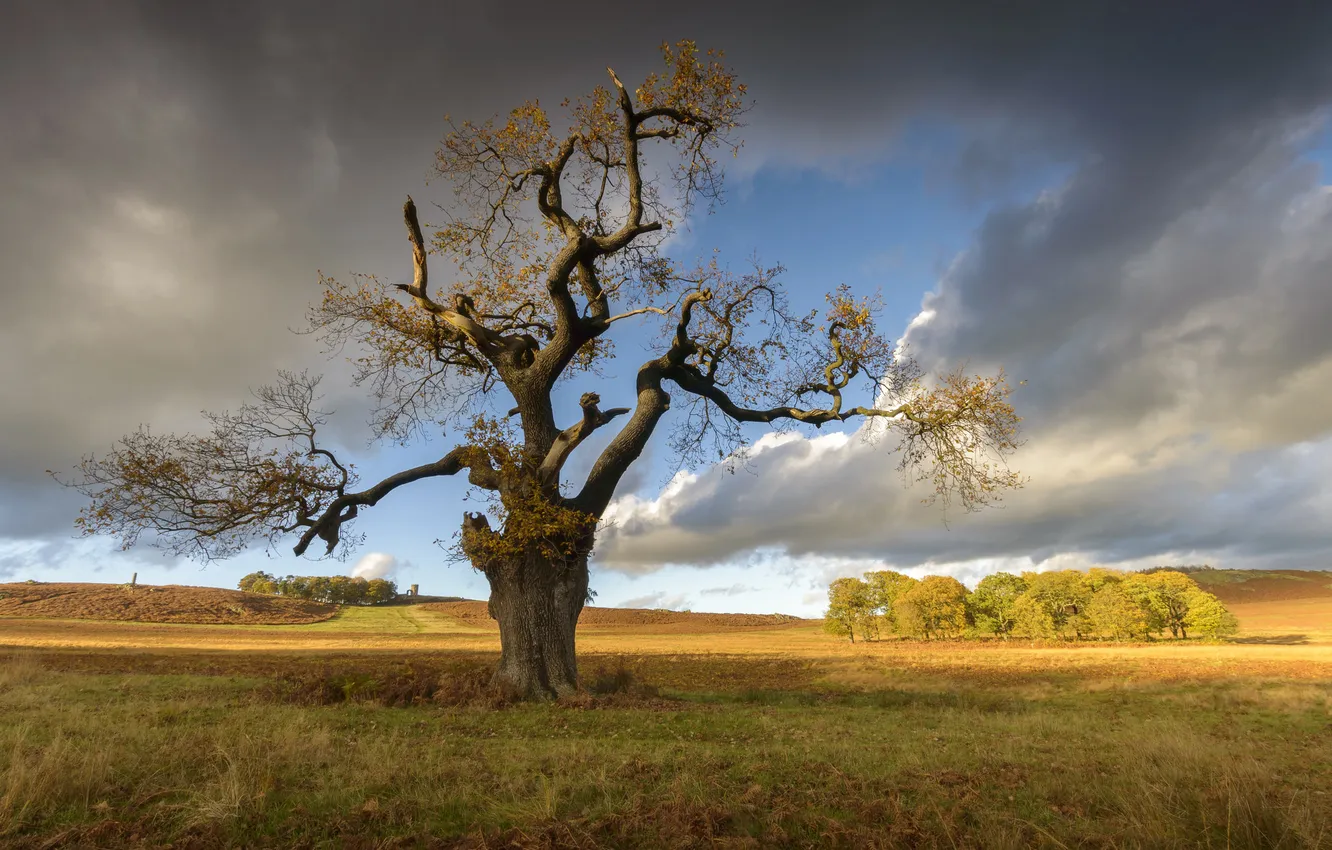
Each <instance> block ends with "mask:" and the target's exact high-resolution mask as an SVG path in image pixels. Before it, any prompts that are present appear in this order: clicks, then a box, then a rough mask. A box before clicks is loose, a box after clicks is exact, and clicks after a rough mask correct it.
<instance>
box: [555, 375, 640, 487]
mask: <svg viewBox="0 0 1332 850" xmlns="http://www.w3.org/2000/svg"><path fill="white" fill-rule="evenodd" d="M600 402H601V396H599V395H597V394H596V393H583V396H582V398H580V399H579V400H578V404H579V406H580V407H582V408H583V418H582V420H581V421H579V422H578V424H576V425H572V426H570V427H568V428H565V429H564V430H563V431H561V432H560V435H559V436H558V437H556V438H555V444H554V445H552V446H551V447H550V451H549V452H547V453H546V458H545V460H543V461H542V462H541V466H540V468H538V470H537V481H538V482H539V483H540V484H541V486H542V487H552V486H554V485H555V484H556V483H557V482H558V481H559V475H560V470H561V469H563V468H564V462H565V460H567V459H568V457H569V455H570V454H571V453H572V452H573V450H574V449H576V448H578V444H579V443H581V442H583V440H586V439H587V438H588V436H590V435H591V434H592V432H593V431H595V430H596V429H598V428H600V427H601V426H602V425H605V424H606V423H607V422H609V421H611V420H612V419H614V418H615V417H617V416H622V415H624V414H626V413H628V412H629V408H627V407H612V408H611V409H610V410H599V409H598V408H597V405H598V404H599V403H600Z"/></svg>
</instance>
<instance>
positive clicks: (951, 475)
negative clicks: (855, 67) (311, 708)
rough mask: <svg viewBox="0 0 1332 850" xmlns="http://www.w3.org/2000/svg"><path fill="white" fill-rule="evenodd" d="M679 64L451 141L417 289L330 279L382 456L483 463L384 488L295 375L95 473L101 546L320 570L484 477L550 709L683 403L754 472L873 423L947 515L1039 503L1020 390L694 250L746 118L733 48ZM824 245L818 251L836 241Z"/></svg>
mask: <svg viewBox="0 0 1332 850" xmlns="http://www.w3.org/2000/svg"><path fill="white" fill-rule="evenodd" d="M663 52H664V56H665V68H664V70H662V71H661V72H658V73H654V74H651V75H649V76H648V77H647V78H646V80H644V82H643V83H642V85H640V86H638V87H637V88H636V89H633V90H631V89H628V88H626V87H625V86H624V85H623V84H622V83H621V82H620V80H619V78H618V77H617V76H616V75H615V73H614V71H610V76H609V85H607V86H599V87H597V88H596V89H594V90H593V91H592V92H591V93H590V94H588V95H585V96H584V97H582V98H579V99H577V100H574V101H566V102H565V103H564V104H563V105H562V107H563V108H562V110H561V112H560V114H561V116H563V121H564V124H563V126H562V127H557V126H556V125H555V124H553V123H552V117H551V115H549V114H548V113H547V111H546V110H545V109H544V108H543V107H541V106H540V105H539V104H537V103H536V102H531V103H526V104H524V105H522V106H520V107H518V108H517V109H514V110H513V111H512V112H511V113H509V115H508V117H507V118H506V119H502V120H501V119H494V120H490V121H486V122H484V123H473V122H470V121H463V122H461V123H458V124H451V129H450V131H449V132H448V134H447V135H446V136H445V138H444V140H443V142H442V144H441V146H440V149H439V151H438V155H437V159H436V163H435V167H436V170H437V173H438V176H439V177H441V178H443V179H444V180H446V181H448V182H449V183H450V184H451V185H452V186H453V188H454V190H455V194H456V202H455V203H454V204H452V205H450V206H449V207H448V210H449V212H447V213H446V215H447V216H448V219H447V221H446V222H445V223H444V224H443V225H442V226H441V227H439V229H437V230H436V231H435V232H433V233H432V234H431V239H430V241H427V238H426V237H427V234H426V232H425V231H423V229H422V226H421V223H420V221H419V219H418V216H417V210H416V206H415V204H414V203H413V202H412V200H411V199H410V198H408V199H407V202H406V204H405V205H404V207H403V219H404V222H405V224H406V230H407V235H408V239H409V241H410V243H411V250H412V258H413V263H414V269H415V274H414V277H413V280H412V282H411V283H410V284H407V283H400V284H394V285H390V284H388V283H386V282H384V281H382V280H380V279H378V278H375V277H368V276H367V277H358V278H355V279H354V280H353V281H351V282H350V283H346V282H341V281H337V280H334V279H331V278H322V279H321V282H322V284H323V286H324V295H323V300H322V302H321V303H320V304H318V305H317V306H315V307H314V308H313V309H312V311H311V316H310V319H311V329H312V330H313V331H315V332H317V333H319V334H321V335H323V336H324V337H325V339H326V340H327V341H328V342H329V343H330V344H331V345H332V346H334V347H335V348H336V347H341V346H344V345H351V346H352V349H353V350H354V351H356V352H358V354H357V358H356V360H355V362H356V364H357V373H356V382H357V384H358V385H362V386H365V387H367V388H368V389H369V390H371V391H372V392H373V396H374V398H375V399H376V401H377V409H376V414H375V417H374V421H373V425H374V428H375V433H376V435H377V436H378V437H381V438H387V439H396V440H406V439H410V438H412V437H414V436H417V435H419V434H421V433H422V432H423V431H424V429H427V428H434V427H441V426H442V427H444V428H447V429H451V430H452V431H453V432H454V433H456V434H459V435H460V436H461V439H460V440H459V442H458V444H457V446H456V448H453V449H452V450H451V451H449V452H448V453H447V454H445V455H444V456H443V457H441V458H439V460H437V461H435V462H433V463H428V464H425V465H423V466H418V467H415V468H412V469H405V470H403V471H401V472H399V473H397V474H395V475H391V476H389V477H388V478H385V479H384V480H382V481H379V482H376V483H373V484H371V485H370V486H367V487H361V485H360V482H358V480H357V475H356V472H355V470H354V468H353V467H352V466H351V465H350V464H348V463H345V462H344V460H340V459H339V458H338V457H337V456H336V455H335V453H334V452H333V451H332V450H330V448H329V447H328V445H326V444H325V443H324V442H322V441H321V434H320V428H321V426H322V425H324V424H325V423H326V421H327V416H326V414H325V413H323V412H321V411H320V410H319V409H318V408H317V402H318V396H317V394H316V385H317V383H318V379H317V378H312V377H309V376H307V375H304V374H285V373H284V374H282V375H281V377H280V380H279V381H278V382H277V383H276V384H275V385H273V386H271V387H267V388H264V389H262V390H260V391H258V392H257V393H256V394H255V395H256V399H255V401H253V402H251V403H249V404H246V405H245V406H243V407H241V408H240V409H239V410H238V411H236V412H231V413H223V414H213V415H211V416H210V419H211V424H212V430H211V432H209V433H206V434H202V435H188V436H177V435H159V434H154V433H152V432H151V431H149V430H147V429H140V430H139V431H138V432H137V433H134V434H131V435H129V436H127V437H125V438H123V439H122V440H121V441H120V443H118V444H117V446H116V447H115V448H114V449H112V450H111V451H110V452H109V453H108V454H107V455H105V456H102V457H89V458H87V459H85V460H84V462H83V463H82V464H81V466H80V469H79V476H78V478H77V480H75V481H74V482H72V483H73V486H76V487H78V488H79V489H80V490H82V491H83V492H84V493H85V494H87V495H88V496H89V497H91V503H90V505H89V506H88V507H87V508H86V509H85V511H84V513H83V515H82V516H81V517H80V520H79V523H80V525H81V527H82V529H83V531H84V532H85V533H88V534H99V533H109V534H113V535H117V536H118V537H119V538H120V540H121V542H122V544H123V545H127V546H128V545H132V544H133V543H135V542H136V541H137V540H138V539H139V536H140V535H141V534H142V533H144V532H148V533H149V534H151V535H152V540H153V542H154V543H155V544H157V545H160V546H164V547H167V548H168V549H170V550H172V551H175V552H179V553H187V554H191V555H194V556H197V557H200V558H203V559H212V558H219V557H225V556H227V555H230V554H234V553H235V552H238V551H240V550H241V549H242V548H244V547H246V546H248V545H251V544H253V543H256V542H264V541H266V542H268V543H269V544H270V545H272V544H273V543H275V542H277V540H279V539H280V538H281V537H283V536H285V535H292V536H295V537H296V538H297V541H296V544H295V551H296V553H297V554H304V553H305V552H306V551H307V549H310V548H311V547H315V550H314V551H315V552H317V553H321V554H328V555H333V554H336V553H338V551H339V547H342V548H343V549H344V550H345V548H346V546H347V545H348V543H349V542H351V541H350V539H349V533H348V532H349V524H350V523H351V521H352V520H354V519H355V518H356V517H357V515H358V514H359V512H360V511H361V510H362V509H364V508H368V507H371V506H374V505H376V504H378V503H379V502H380V501H381V500H382V499H384V498H385V497H386V496H388V495H389V494H390V493H393V492H394V491H396V490H398V489H399V488H402V487H405V486H406V485H408V484H411V483H413V482H416V481H420V480H422V479H426V478H431V477H434V476H444V475H456V474H459V473H464V472H465V473H466V475H467V480H468V482H469V483H470V484H471V485H472V486H473V487H474V488H477V489H478V490H479V491H481V492H482V493H484V494H485V495H486V497H487V498H488V499H489V500H490V501H489V505H488V508H487V511H485V512H482V513H468V514H465V515H464V518H463V523H462V529H461V533H460V535H459V537H458V549H459V551H460V553H461V555H462V556H464V557H466V558H467V559H468V560H470V562H471V564H472V565H473V566H474V567H475V568H476V569H477V570H479V571H480V572H481V573H483V574H484V575H485V577H486V579H487V580H488V581H489V584H490V589H491V594H490V614H491V616H492V617H494V618H495V619H496V620H497V621H498V623H499V629H500V640H501V644H502V647H503V652H502V656H501V660H500V664H499V668H498V670H497V672H496V675H495V680H496V684H497V685H498V686H500V687H503V688H505V689H507V690H509V691H511V692H513V693H514V694H517V695H520V696H525V697H531V698H543V697H550V696H558V695H561V694H566V693H569V692H571V691H573V690H575V689H576V688H577V669H576V664H575V655H574V627H575V625H576V623H577V621H578V617H579V614H580V612H581V611H582V608H583V605H584V603H585V602H586V601H587V599H588V598H589V595H588V556H589V554H590V553H591V552H592V548H593V544H594V541H595V537H596V531H597V525H598V522H599V519H600V518H601V516H602V514H603V512H604V511H605V510H606V508H607V506H608V504H609V503H610V501H611V498H612V495H613V494H614V492H615V489H616V485H617V484H618V483H619V481H620V480H621V478H622V477H623V476H624V474H625V472H626V470H628V469H629V467H630V465H631V464H633V463H634V462H635V461H636V460H637V459H638V458H639V456H640V455H641V454H642V453H643V450H644V447H645V446H646V445H647V443H648V441H649V439H650V438H651V437H652V435H653V433H654V432H655V431H656V429H657V428H658V426H659V425H660V423H661V422H662V421H663V418H664V417H666V415H667V412H668V411H670V410H671V406H672V403H673V402H674V403H675V405H676V406H677V410H675V411H672V414H671V419H672V420H673V421H674V429H673V433H672V439H671V442H670V445H671V448H672V451H673V452H676V453H678V457H679V459H680V461H681V462H682V463H695V462H699V461H701V460H703V459H704V458H705V456H707V457H711V456H712V454H713V453H714V452H715V453H716V454H717V456H719V457H728V458H734V457H737V456H739V455H740V453H741V452H742V450H743V446H744V443H745V438H746V433H747V432H748V431H752V430H753V429H752V428H749V429H747V428H745V427H744V426H745V425H747V424H748V423H760V424H761V425H766V426H768V427H786V426H796V425H811V426H814V427H820V426H822V425H825V424H828V423H842V422H846V421H849V420H853V419H866V420H871V422H870V424H867V425H865V426H862V430H863V431H864V432H865V433H866V434H868V435H871V436H874V437H876V438H881V437H883V436H885V435H889V434H893V435H896V437H897V438H898V439H899V444H898V449H899V451H900V452H901V469H902V470H903V471H904V472H906V473H908V474H911V475H914V476H915V477H916V478H917V479H918V480H923V481H927V482H928V483H929V486H930V487H931V493H932V496H931V499H935V498H938V499H941V500H942V501H944V502H945V503H947V502H949V501H952V500H956V501H957V502H958V503H960V504H961V505H962V506H964V507H965V508H968V509H975V508H978V507H980V506H983V505H985V504H988V503H990V502H992V501H994V500H995V499H997V498H998V496H999V494H1000V492H1001V491H1002V490H1004V489H1006V488H1011V487H1014V486H1018V485H1019V483H1020V482H1019V480H1018V478H1017V476H1016V475H1015V474H1014V473H1013V472H1011V471H1010V470H1008V468H1007V467H1006V465H1005V464H1004V458H1005V456H1006V455H1008V453H1010V452H1011V451H1012V450H1013V449H1014V448H1015V446H1016V444H1017V436H1016V435H1017V423H1018V419H1017V417H1016V416H1015V415H1014V412H1013V408H1012V407H1011V405H1010V404H1009V402H1008V393H1009V388H1008V386H1007V384H1006V383H1005V382H1004V379H1003V376H1002V375H998V376H994V377H968V376H966V375H964V374H963V373H962V372H961V371H958V372H955V373H952V374H948V375H943V376H938V377H937V378H935V379H933V380H925V379H923V378H922V376H921V375H920V374H919V373H918V371H917V370H916V369H915V368H914V367H913V365H912V364H911V362H910V361H909V360H907V359H906V358H905V357H900V356H896V355H897V353H896V352H895V350H894V347H893V346H892V345H891V344H890V343H889V342H888V341H887V340H885V339H884V338H883V337H881V336H880V334H879V332H878V331H877V330H876V328H875V324H874V320H875V309H874V308H875V303H874V301H873V300H872V299H867V298H857V297H855V296H854V295H853V294H852V293H851V292H850V291H849V290H847V289H845V288H841V289H837V290H835V291H833V292H832V293H831V294H830V295H829V296H828V299H827V310H826V313H824V314H823V315H820V314H819V313H818V312H817V311H815V312H812V313H805V312H799V313H797V312H796V311H795V310H793V309H792V308H791V306H790V305H789V302H788V299H787V296H786V294H785V291H784V289H783V286H782V284H781V282H780V280H779V278H780V275H781V272H782V269H781V268H780V267H776V268H764V267H761V266H758V267H755V268H753V269H752V271H749V272H748V273H744V274H736V273H732V272H730V271H728V270H727V269H726V268H725V267H724V266H722V265H720V264H718V263H717V262H716V260H715V259H712V260H710V261H708V262H700V263H695V264H684V263H680V262H677V261H676V260H674V259H672V258H670V257H669V256H667V254H666V252H665V250H664V249H663V240H664V239H665V238H666V237H667V236H668V235H669V234H670V233H671V232H672V229H673V228H674V227H675V226H676V225H677V224H678V223H680V222H682V221H684V220H685V219H686V217H687V216H688V215H689V214H690V213H691V211H692V210H694V209H695V208H696V207H697V206H698V205H700V204H702V205H704V206H708V207H710V205H711V203H712V202H713V201H714V200H716V199H717V198H718V192H719V191H720V188H721V178H722V169H721V166H720V162H719V158H720V156H721V155H724V154H733V153H735V152H737V151H738V149H739V141H738V139H737V138H736V131H737V129H738V128H739V126H740V123H739V121H740V118H741V117H742V115H743V113H744V111H745V108H746V103H745V88H744V86H742V85H740V84H739V83H738V82H737V80H736V78H735V76H734V74H733V73H732V71H731V70H730V69H728V68H727V67H726V66H725V65H724V64H723V63H722V61H721V54H720V53H716V54H713V53H709V54H707V55H702V54H700V53H698V52H697V51H696V49H695V47H694V45H693V44H692V43H690V42H681V43H680V44H679V45H676V46H675V47H673V48H672V47H670V46H665V47H663ZM649 151H650V152H651V153H652V154H653V155H654V157H659V158H655V159H653V161H652V163H651V165H649V164H648V162H647V161H646V160H645V155H646V154H647V153H648V152H649ZM787 214H788V215H793V216H798V215H800V211H799V209H796V208H792V209H790V210H788V211H787ZM809 233H810V238H817V235H816V234H817V231H816V228H815V225H814V223H811V225H810V228H809ZM432 252H433V253H434V254H436V255H437V256H439V257H442V258H443V259H444V261H445V262H447V263H450V264H451V268H450V269H449V272H451V273H452V274H451V276H452V278H453V282H452V283H450V284H449V285H447V286H443V287H441V286H439V285H438V284H437V283H432V282H431V280H430V278H429V274H428V257H429V256H430V255H431V253H432ZM622 323H636V325H637V328H636V330H635V338H636V339H637V340H640V341H646V342H647V343H648V344H649V350H650V351H651V356H650V357H649V358H648V359H647V360H646V362H643V363H642V365H641V366H639V367H638V369H637V372H636V375H635V377H634V381H633V389H632V391H631V390H630V387H629V386H628V384H627V382H626V383H625V384H624V385H621V386H612V387H607V388H606V389H605V390H604V393H605V395H606V396H607V398H608V399H614V400H615V401H619V402H622V403H624V404H625V405H626V406H624V407H610V408H605V407H602V398H601V396H600V395H599V394H598V393H596V392H586V393H583V394H582V396H581V399H580V400H579V404H580V407H581V411H582V413H581V417H580V418H579V419H578V421H576V422H572V423H568V422H566V423H563V427H562V424H561V423H560V422H558V421H557V418H556V413H555V406H554V404H553V400H554V398H555V397H556V394H557V391H558V390H559V389H560V388H561V381H565V380H568V379H569V378H570V377H572V376H576V375H579V374H584V375H586V376H595V375H598V374H600V368H601V367H602V366H604V365H608V364H609V363H610V362H611V361H612V360H613V358H614V357H615V355H614V353H613V349H612V346H611V344H610V336H614V335H615V334H610V335H608V332H610V331H611V330H612V328H615V327H616V326H617V325H621V324H622ZM621 363H623V360H621ZM584 380H590V378H584ZM853 382H855V387H854V388H853ZM856 392H858V393H860V394H861V398H862V400H861V401H860V402H859V403H856V402H855V401H854V400H853V398H852V394H853V393H856ZM622 417H623V418H622ZM617 420H619V421H617ZM612 423H614V425H612ZM607 427H618V430H617V432H616V433H615V435H614V437H613V438H611V439H610V440H609V442H608V443H607V444H606V445H605V447H604V448H603V449H602V450H601V452H600V454H599V456H598V457H597V458H596V460H595V462H594V463H593V464H592V466H591V472H590V473H589V474H588V475H587V476H586V478H585V480H581V481H571V482H570V481H564V480H563V478H564V476H563V473H564V467H565V463H566V461H567V459H568V458H569V456H570V454H571V453H572V452H573V451H574V450H575V449H576V448H577V447H578V446H579V444H581V443H582V442H583V441H585V440H587V438H588V437H589V435H591V434H592V433H593V432H594V431H596V430H597V429H599V428H607ZM773 486H774V487H780V486H783V484H782V482H779V481H774V482H773ZM806 495H807V497H808V498H809V499H810V500H817V499H819V498H821V494H819V493H808V494H806Z"/></svg>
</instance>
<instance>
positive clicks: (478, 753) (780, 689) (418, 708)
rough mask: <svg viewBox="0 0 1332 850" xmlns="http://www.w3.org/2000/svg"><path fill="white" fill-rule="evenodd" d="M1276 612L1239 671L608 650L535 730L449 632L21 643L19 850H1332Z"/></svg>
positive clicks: (468, 632) (1324, 789) (634, 640)
mask: <svg viewBox="0 0 1332 850" xmlns="http://www.w3.org/2000/svg"><path fill="white" fill-rule="evenodd" d="M1297 602H1299V603H1302V604H1303V605H1304V607H1291V606H1293V605H1295V604H1296V603H1297ZM1252 604H1254V605H1256V606H1259V608H1258V609H1256V610H1254V611H1252V612H1248V613H1245V612H1242V611H1241V612H1240V616H1241V619H1242V622H1243V624H1244V628H1245V632H1244V634H1242V635H1241V639H1242V640H1251V641H1253V642H1252V643H1236V644H1229V645H1220V646H1209V645H1203V644H1197V643H1188V644H1178V643H1160V644H1152V645H1141V646H1091V645H1084V646H1077V647H1063V646H1032V645H1031V644H1029V643H1024V642H1017V641H1013V642H1010V643H1007V644H1002V643H993V644H983V645H977V644H965V643H957V644H923V643H910V642H890V641H884V642H880V643H873V644H856V645H854V646H852V645H850V644H847V643H844V642H841V641H838V640H835V639H833V638H831V637H828V636H826V635H824V634H822V633H821V632H820V631H819V629H818V627H817V624H810V623H808V622H797V623H794V624H777V625H767V626H742V625H735V624H733V623H731V622H730V621H724V622H716V621H714V622H711V623H704V624H702V625H699V626H698V627H697V629H696V630H695V631H685V630H683V628H682V627H681V626H679V625H678V624H677V625H671V624H670V623H667V624H666V625H664V626H663V627H662V628H661V629H659V630H657V631H652V630H645V629H641V628H637V629H636V628H635V627H633V626H630V625H625V624H623V623H620V624H617V623H615V622H606V623H602V624H596V623H593V624H590V625H589V626H588V627H586V628H580V637H579V647H580V656H581V659H582V660H581V665H582V670H583V673H584V676H585V678H586V679H587V680H588V682H589V684H590V685H591V686H592V687H593V689H594V690H596V691H599V692H602V693H600V694H598V695H595V696H589V697H587V698H586V699H583V700H579V701H575V702H573V703H570V704H564V705H519V706H505V705H500V704H497V703H496V702H495V700H494V699H493V698H492V697H490V696H488V695H487V693H486V692H485V690H484V688H483V687H481V685H482V684H483V683H484V681H485V676H486V673H487V670H488V668H489V667H490V666H491V665H493V664H494V662H495V659H496V654H497V650H498V639H497V635H496V633H495V630H494V628H493V624H492V623H490V622H489V621H484V620H478V619H475V618H469V617H466V616H451V615H450V614H449V613H447V612H448V611H449V610H450V609H449V608H448V606H447V605H443V606H439V605H428V606H398V607H389V608H379V609H352V610H347V611H344V612H342V613H340V614H338V615H337V616H335V617H334V618H332V619H330V620H326V621H323V622H318V623H313V624H310V625H294V626H247V625H239V626H209V625H193V626H190V625H176V624H168V625H162V624H138V623H127V622H116V623H109V622H96V621H69V620H43V619H3V618H0V645H3V647H4V648H3V649H0V654H4V658H3V661H0V846H2V847H15V848H27V847H33V848H36V847H50V848H54V847H61V846H68V847H122V846H135V847H137V846H167V845H168V844H170V845H171V846H173V847H197V848H206V847H233V846H271V847H366V848H370V847H418V846H419V847H562V846H573V847H694V846H708V847H717V846H720V847H810V846H839V847H898V846H915V847H946V848H952V847H1032V846H1048V847H1178V846H1202V847H1217V848H1221V847H1235V848H1239V847H1255V848H1257V847H1291V848H1303V847H1332V638H1330V637H1329V635H1328V629H1327V622H1328V620H1327V617H1326V616H1325V615H1326V612H1327V610H1328V609H1327V607H1326V600H1324V603H1322V604H1323V607H1319V604H1318V603H1316V601H1313V600H1291V601H1289V602H1274V603H1252ZM1264 605H1266V607H1265V608H1264V607H1261V606H1264ZM1283 605H1284V606H1287V607H1285V608H1282V607H1281V606H1283ZM453 610H455V611H456V610H457V609H453ZM1237 610H1239V609H1237ZM668 619H669V618H668ZM735 622H739V621H735ZM1291 636H1299V637H1298V638H1294V637H1291Z"/></svg>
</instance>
